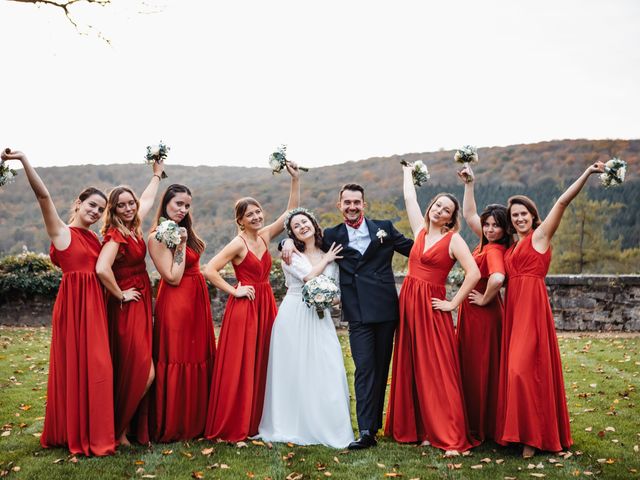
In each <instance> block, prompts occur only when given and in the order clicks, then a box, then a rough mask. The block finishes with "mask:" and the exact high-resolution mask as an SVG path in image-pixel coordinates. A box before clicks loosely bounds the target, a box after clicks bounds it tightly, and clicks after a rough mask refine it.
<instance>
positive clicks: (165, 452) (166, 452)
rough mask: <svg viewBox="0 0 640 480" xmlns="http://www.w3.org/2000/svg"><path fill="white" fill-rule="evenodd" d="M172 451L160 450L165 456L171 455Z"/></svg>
mask: <svg viewBox="0 0 640 480" xmlns="http://www.w3.org/2000/svg"><path fill="white" fill-rule="evenodd" d="M172 453H173V450H163V451H162V455H164V456H167V455H171V454H172Z"/></svg>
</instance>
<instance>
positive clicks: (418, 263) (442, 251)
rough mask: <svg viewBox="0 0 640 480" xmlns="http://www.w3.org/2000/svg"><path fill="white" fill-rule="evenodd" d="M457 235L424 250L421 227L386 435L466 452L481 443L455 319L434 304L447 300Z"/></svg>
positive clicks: (405, 295)
mask: <svg viewBox="0 0 640 480" xmlns="http://www.w3.org/2000/svg"><path fill="white" fill-rule="evenodd" d="M452 235H453V233H452V232H449V233H447V234H446V235H444V236H443V237H442V238H441V239H440V240H438V241H437V242H436V243H435V244H434V245H433V246H432V247H431V248H429V250H427V251H426V252H424V244H425V236H426V231H425V230H421V231H420V232H419V233H418V236H417V239H416V243H415V244H414V246H413V248H412V249H411V254H410V255H409V272H408V273H407V277H406V278H405V280H404V283H403V284H402V289H401V291H400V323H399V325H398V333H397V334H396V343H395V347H394V352H393V373H392V376H391V393H390V395H389V407H388V410H387V420H386V425H385V435H388V436H391V437H393V438H394V439H395V440H396V441H398V442H417V441H424V440H428V441H429V442H430V443H431V445H432V446H434V447H437V448H440V449H443V450H458V451H464V450H468V449H470V448H471V447H473V446H474V445H476V444H477V442H475V441H473V440H472V439H470V437H469V432H468V426H467V419H466V415H465V409H464V396H463V391H462V382H461V380H460V363H459V359H458V345H457V342H456V338H455V332H454V330H453V320H452V318H451V313H450V312H443V311H441V310H434V309H433V307H432V306H431V300H432V299H433V298H439V299H444V298H446V287H445V283H446V281H447V275H448V274H449V271H450V270H451V268H452V267H453V265H454V263H455V260H453V259H452V258H451V257H450V256H449V244H450V243H451V237H452Z"/></svg>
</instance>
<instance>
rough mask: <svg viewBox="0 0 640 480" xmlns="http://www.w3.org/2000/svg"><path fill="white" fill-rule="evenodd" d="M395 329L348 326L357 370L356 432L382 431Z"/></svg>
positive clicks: (386, 325) (389, 324)
mask: <svg viewBox="0 0 640 480" xmlns="http://www.w3.org/2000/svg"><path fill="white" fill-rule="evenodd" d="M396 325H397V323H396V322H383V323H361V322H349V343H350V345H351V356H352V357H353V363H354V364H355V367H356V371H355V381H354V387H355V388H354V389H355V393H356V413H357V417H358V429H359V430H360V431H362V430H369V432H370V433H371V434H372V435H375V434H376V432H377V431H378V430H379V429H380V428H382V410H383V409H384V395H385V391H386V388H387V378H388V376H389V363H390V361H391V353H392V352H393V334H394V332H395V330H396Z"/></svg>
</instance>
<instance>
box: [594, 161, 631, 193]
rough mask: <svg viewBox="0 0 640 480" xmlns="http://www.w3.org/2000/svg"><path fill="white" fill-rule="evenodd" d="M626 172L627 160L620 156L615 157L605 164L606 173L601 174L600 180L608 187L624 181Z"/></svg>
mask: <svg viewBox="0 0 640 480" xmlns="http://www.w3.org/2000/svg"><path fill="white" fill-rule="evenodd" d="M626 174H627V162H625V161H624V160H622V159H620V158H618V157H613V158H612V159H611V160H609V161H608V162H607V163H605V164H604V173H601V174H600V181H601V182H602V185H604V186H605V187H607V188H608V187H614V186H617V185H620V184H621V183H622V182H624V177H625V175H626Z"/></svg>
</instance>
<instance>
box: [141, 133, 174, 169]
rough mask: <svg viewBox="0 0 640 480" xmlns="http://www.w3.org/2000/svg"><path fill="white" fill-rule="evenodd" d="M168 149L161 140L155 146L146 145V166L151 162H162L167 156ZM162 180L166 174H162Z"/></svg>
mask: <svg viewBox="0 0 640 480" xmlns="http://www.w3.org/2000/svg"><path fill="white" fill-rule="evenodd" d="M169 150H171V148H170V147H167V146H166V145H165V144H164V143H162V140H160V142H159V143H158V144H157V145H148V146H147V154H146V155H145V157H144V158H145V161H146V162H147V163H148V164H151V163H153V162H164V161H165V160H166V159H167V155H168V152H169ZM161 176H162V178H167V174H166V173H164V171H163V172H162V175H161Z"/></svg>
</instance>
